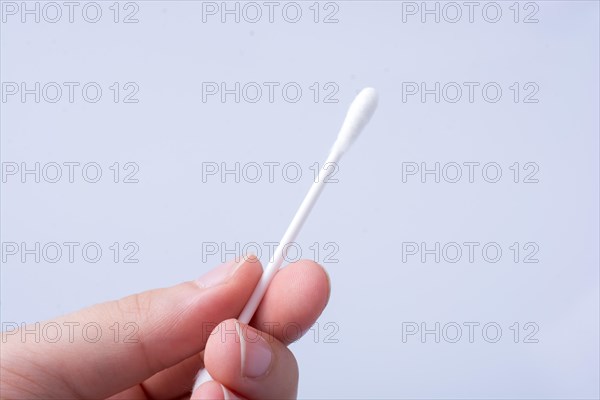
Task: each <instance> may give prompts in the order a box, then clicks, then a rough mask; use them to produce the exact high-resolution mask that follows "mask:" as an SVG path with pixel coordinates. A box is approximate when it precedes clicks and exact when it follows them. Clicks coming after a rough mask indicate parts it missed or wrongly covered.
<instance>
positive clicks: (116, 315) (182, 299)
mask: <svg viewBox="0 0 600 400" xmlns="http://www.w3.org/2000/svg"><path fill="white" fill-rule="evenodd" d="M261 273H262V268H261V266H260V262H259V261H258V260H257V259H256V258H255V257H253V256H251V257H249V258H247V259H245V260H242V262H240V263H237V264H236V263H228V264H224V265H223V266H220V267H219V268H217V269H216V270H215V271H211V272H210V273H209V274H207V275H206V276H204V277H203V279H202V280H201V281H200V280H199V281H193V282H186V283H183V284H180V285H177V286H174V287H171V288H167V289H158V290H152V291H149V292H144V293H141V294H137V295H133V296H129V297H126V298H124V299H121V300H118V301H113V302H108V303H103V304H99V305H96V306H93V307H90V308H87V309H84V310H82V311H80V312H77V313H74V314H71V315H67V316H64V317H62V318H60V319H57V320H54V321H49V322H46V323H42V324H48V323H55V324H57V325H58V326H65V325H67V326H69V324H71V325H70V326H73V323H76V324H77V325H76V326H75V327H79V328H80V329H81V328H82V327H87V328H88V332H87V333H86V334H87V337H88V339H89V336H90V335H92V336H94V339H93V340H92V341H91V342H90V340H83V339H82V336H83V337H85V336H84V335H81V334H80V335H76V336H75V337H74V338H73V337H71V338H69V337H67V336H66V335H63V336H62V337H61V338H60V339H59V340H58V341H56V342H53V343H48V342H44V341H42V342H40V343H35V342H34V341H33V342H32V341H26V342H25V343H19V342H20V340H19V339H20V337H19V336H18V335H15V334H14V333H13V332H11V335H10V337H5V336H6V335H5V334H4V333H3V338H2V340H3V345H2V362H3V366H2V367H3V377H2V378H3V381H9V379H8V378H7V376H6V372H7V371H10V372H9V373H11V378H10V381H11V382H15V384H13V385H11V387H12V386H15V385H17V386H18V385H19V384H22V386H23V387H28V389H29V391H30V392H31V393H32V394H35V393H36V392H39V391H41V393H43V394H44V395H46V396H47V395H48V394H52V395H55V396H60V395H62V396H63V397H84V398H90V397H94V398H97V397H109V396H110V395H112V394H115V393H118V392H120V391H123V390H125V389H126V388H128V387H130V386H133V385H136V384H137V383H139V382H142V381H143V380H145V379H146V378H148V377H150V376H152V375H154V374H155V373H156V372H158V371H161V370H163V369H165V368H168V367H170V366H172V365H175V364H177V363H179V362H181V361H183V360H185V359H187V358H189V357H191V356H192V355H194V354H197V353H199V352H200V351H202V350H203V349H204V345H205V343H206V340H207V338H208V336H209V333H210V331H211V330H212V328H213V327H214V326H216V325H217V324H218V323H219V322H220V321H223V320H225V319H227V318H232V317H235V316H237V315H239V313H240V312H241V310H242V308H243V306H244V304H245V303H246V301H247V300H248V298H249V297H250V294H251V293H252V291H253V289H254V287H255V286H256V283H257V282H258V279H259V278H260V275H261ZM126 324H129V325H128V326H129V327H133V328H134V329H137V333H136V335H135V337H133V338H132V337H129V339H130V340H128V341H124V340H123V337H122V336H120V340H115V330H118V329H120V330H121V334H123V327H125V326H126ZM90 327H93V329H91V328H90ZM94 332H99V333H100V334H97V333H95V334H94ZM129 333H131V332H129ZM69 336H70V335H69ZM70 339H73V340H70ZM21 342H22V341H21ZM32 377H33V378H35V380H34V383H33V384H32V383H31V382H30V380H31V379H32ZM48 391H50V392H48ZM12 393H13V392H12V391H11V388H9V387H8V386H7V385H2V391H1V392H0V397H3V398H4V397H7V398H9V397H14V396H13V395H12ZM31 397H34V396H31Z"/></svg>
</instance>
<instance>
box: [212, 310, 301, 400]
mask: <svg viewBox="0 0 600 400" xmlns="http://www.w3.org/2000/svg"><path fill="white" fill-rule="evenodd" d="M204 364H205V366H206V368H207V369H208V372H209V373H210V374H211V376H212V377H213V378H214V380H216V381H217V382H220V383H221V384H223V385H224V386H225V387H227V388H229V389H231V390H232V391H233V392H235V393H238V394H240V395H241V396H242V397H246V398H249V399H287V398H295V396H296V392H297V389H298V364H297V363H296V359H295V358H294V355H293V354H292V352H291V351H290V350H289V349H288V348H287V347H286V346H285V345H284V344H283V343H281V342H280V341H278V340H277V339H275V338H274V337H272V336H270V335H268V334H266V333H264V332H262V331H259V330H257V329H254V328H253V327H251V326H249V325H246V324H242V323H240V322H239V321H237V320H235V319H229V320H227V321H224V322H222V323H221V324H220V325H219V326H218V327H217V328H215V330H214V331H213V333H212V334H211V336H210V338H209V339H208V342H207V344H206V349H205V352H204Z"/></svg>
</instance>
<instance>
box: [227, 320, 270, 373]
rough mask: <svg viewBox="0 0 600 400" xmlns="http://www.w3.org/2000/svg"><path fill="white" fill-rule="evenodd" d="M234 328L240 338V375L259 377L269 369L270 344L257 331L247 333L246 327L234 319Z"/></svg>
mask: <svg viewBox="0 0 600 400" xmlns="http://www.w3.org/2000/svg"><path fill="white" fill-rule="evenodd" d="M235 329H236V330H237V334H238V336H239V338H240V351H241V358H242V376H244V377H248V378H259V377H261V376H263V375H266V373H267V372H268V371H269V367H270V366H271V360H272V358H273V354H272V353H271V345H270V344H269V343H267V341H266V340H265V339H263V338H262V336H261V335H260V334H259V333H256V334H255V333H253V331H252V332H251V333H250V335H249V334H248V333H249V332H248V327H247V326H246V327H245V329H242V325H240V323H239V322H238V321H235Z"/></svg>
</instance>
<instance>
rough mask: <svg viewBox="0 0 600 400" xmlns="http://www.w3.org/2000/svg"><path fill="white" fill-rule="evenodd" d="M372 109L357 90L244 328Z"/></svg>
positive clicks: (372, 100)
mask: <svg viewBox="0 0 600 400" xmlns="http://www.w3.org/2000/svg"><path fill="white" fill-rule="evenodd" d="M376 108H377V92H376V91H375V89H373V88H365V89H363V90H361V92H360V93H359V94H358V95H357V96H356V98H355V99H354V101H353V102H352V104H351V105H350V108H349V109H348V113H347V114H346V119H345V120H344V123H343V124H342V128H341V129H340V132H339V133H338V136H337V139H336V141H335V142H334V144H333V147H332V148H331V151H330V152H329V156H328V157H327V160H326V161H325V163H324V164H323V167H322V168H321V170H320V171H319V177H318V179H317V180H316V181H315V182H314V183H313V184H312V186H311V188H310V190H309V191H308V193H307V194H306V197H305V198H304V200H303V201H302V204H300V207H299V208H298V211H296V215H294V218H293V219H292V222H291V223H290V225H289V226H288V228H287V230H286V231H285V233H284V235H283V238H282V239H281V242H280V243H279V246H277V249H276V250H275V253H274V254H273V259H272V261H271V262H269V264H268V265H267V267H266V268H265V270H264V271H263V274H262V276H261V277H260V281H259V282H258V285H256V288H255V289H254V292H253V293H252V295H251V296H250V299H249V300H248V302H247V303H246V306H245V307H244V309H243V310H242V313H241V314H240V316H239V318H238V319H239V321H240V322H242V323H245V324H247V323H249V322H250V320H251V319H252V316H253V315H254V312H255V311H256V309H257V308H258V305H259V304H260V302H261V300H262V298H263V296H264V295H265V293H266V291H267V288H268V287H269V284H270V283H271V280H273V278H274V277H275V274H276V273H277V271H278V270H279V268H280V267H281V264H282V263H283V260H284V258H285V256H286V251H287V247H288V246H289V244H290V243H292V242H293V241H294V240H295V239H296V236H298V233H299V232H300V229H302V226H303V225H304V222H305V221H306V219H307V218H308V215H309V214H310V211H311V210H312V208H313V206H314V205H315V203H316V202H317V199H318V198H319V195H320V194H321V192H322V191H323V188H324V187H325V183H326V178H327V174H328V166H329V165H330V164H332V163H337V162H338V161H339V160H340V159H341V158H342V155H343V154H344V153H345V152H346V151H347V150H348V148H350V145H351V144H352V143H353V142H354V140H355V139H356V138H357V137H358V135H359V134H360V132H361V131H362V130H363V128H364V127H365V126H366V125H367V123H368V122H369V120H370V119H371V116H372V115H373V113H374V112H375V109H376ZM210 380H212V378H211V376H210V374H209V373H208V371H207V370H206V369H203V370H201V371H200V372H199V373H198V376H197V378H196V384H195V385H194V388H197V387H199V386H200V385H201V384H203V383H204V382H207V381H210Z"/></svg>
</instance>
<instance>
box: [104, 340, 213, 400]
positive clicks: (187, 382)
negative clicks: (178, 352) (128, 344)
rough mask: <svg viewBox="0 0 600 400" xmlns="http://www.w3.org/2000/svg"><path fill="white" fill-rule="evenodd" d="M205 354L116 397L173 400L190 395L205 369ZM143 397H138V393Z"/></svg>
mask: <svg viewBox="0 0 600 400" xmlns="http://www.w3.org/2000/svg"><path fill="white" fill-rule="evenodd" d="M203 360H204V352H203V351H202V352H200V353H197V354H194V355H193V356H191V357H190V358H187V359H185V360H183V361H182V362H180V363H179V364H176V365H174V366H172V367H169V368H167V369H164V370H162V371H160V372H158V373H156V374H154V375H153V376H151V377H150V378H148V379H147V380H145V381H144V382H142V383H140V384H139V385H138V386H134V387H131V388H129V389H127V390H125V391H123V392H121V393H119V394H117V395H115V396H112V397H110V399H111V400H116V399H135V398H143V399H146V398H149V399H172V398H176V397H180V396H185V395H188V396H189V394H190V392H191V390H192V387H193V382H194V378H195V377H196V375H197V374H198V371H199V370H200V369H201V368H204V362H203ZM140 392H141V393H143V397H138V393H140Z"/></svg>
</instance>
